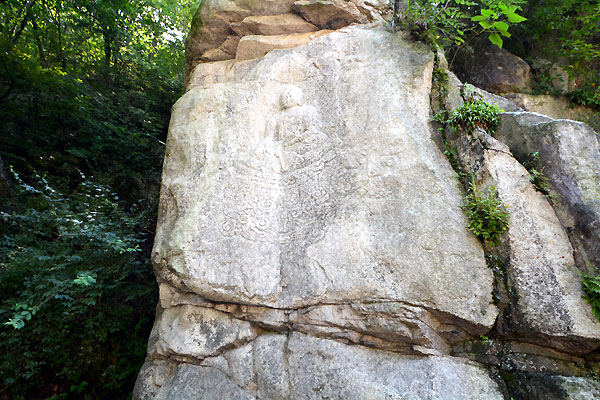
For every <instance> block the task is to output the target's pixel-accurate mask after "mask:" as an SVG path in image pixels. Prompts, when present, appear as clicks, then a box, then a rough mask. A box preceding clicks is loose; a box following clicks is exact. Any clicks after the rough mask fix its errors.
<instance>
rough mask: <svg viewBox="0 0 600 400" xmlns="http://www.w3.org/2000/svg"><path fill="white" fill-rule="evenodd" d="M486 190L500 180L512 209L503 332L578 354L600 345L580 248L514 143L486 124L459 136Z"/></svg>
mask: <svg viewBox="0 0 600 400" xmlns="http://www.w3.org/2000/svg"><path fill="white" fill-rule="evenodd" d="M455 143H456V145H457V148H458V154H459V155H460V159H461V162H462V163H463V168H464V170H465V171H469V172H471V173H473V174H474V175H475V177H476V178H477V182H478V184H479V185H480V186H481V189H480V190H484V189H485V188H487V187H490V186H494V187H495V188H496V190H497V196H498V198H499V199H500V200H501V202H502V204H503V205H504V207H505V208H506V210H507V211H508V213H509V216H510V223H509V227H508V232H507V234H506V238H505V239H504V243H503V249H502V250H503V252H504V254H503V258H504V262H505V267H506V271H507V278H508V279H507V282H506V284H507V286H508V290H509V295H510V296H511V303H510V309H509V310H507V312H506V314H505V316H504V323H505V324H506V326H502V327H501V329H500V333H502V334H503V335H506V336H509V337H514V338H517V339H520V340H525V341H530V342H531V343H539V344H541V345H545V346H549V347H553V348H556V349H558V350H562V351H566V352H571V353H574V354H588V353H590V352H591V351H593V350H596V349H597V348H599V347H600V323H599V322H598V321H597V320H596V319H595V318H594V316H593V315H592V313H591V309H590V307H589V306H588V305H587V304H586V302H585V301H584V300H583V299H582V297H583V294H584V293H583V291H582V289H581V282H580V273H579V271H578V270H577V268H575V265H574V264H575V262H574V259H573V248H572V247H571V243H570V241H569V238H568V236H567V234H566V232H565V230H564V228H563V226H562V225H561V223H560V221H559V219H558V217H557V216H556V214H555V212H554V209H553V208H552V207H551V205H550V204H549V203H548V201H547V199H546V198H545V197H544V195H543V194H541V193H540V192H538V191H536V190H535V188H534V186H533V185H532V183H531V182H530V177H529V172H528V171H527V170H526V169H525V168H524V167H523V166H522V165H521V164H520V163H519V162H518V161H517V160H516V159H514V158H513V157H512V154H511V153H510V150H509V148H508V147H507V146H506V145H504V144H502V143H500V142H498V141H497V140H495V139H494V138H492V137H491V136H489V135H487V133H485V132H483V131H478V132H477V133H476V135H475V138H472V137H470V135H467V134H465V135H463V136H461V137H460V138H457V139H456V140H455Z"/></svg>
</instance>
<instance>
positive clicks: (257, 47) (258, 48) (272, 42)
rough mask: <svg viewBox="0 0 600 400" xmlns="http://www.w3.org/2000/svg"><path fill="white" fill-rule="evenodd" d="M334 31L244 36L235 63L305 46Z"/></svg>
mask: <svg viewBox="0 0 600 400" xmlns="http://www.w3.org/2000/svg"><path fill="white" fill-rule="evenodd" d="M331 32H333V31H328V30H321V31H318V32H308V33H292V34H289V35H276V36H259V35H250V36H244V37H243V38H242V39H241V40H240V43H239V45H238V48H237V53H236V55H235V61H244V60H251V59H253V58H258V57H262V56H264V55H265V54H267V53H268V52H269V51H271V50H275V49H290V48H293V47H298V46H303V45H305V44H307V43H308V42H310V41H311V40H312V39H315V38H318V37H320V36H323V35H326V34H328V33H331Z"/></svg>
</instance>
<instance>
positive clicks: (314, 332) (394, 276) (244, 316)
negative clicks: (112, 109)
mask: <svg viewBox="0 0 600 400" xmlns="http://www.w3.org/2000/svg"><path fill="white" fill-rule="evenodd" d="M204 3H205V5H204V7H203V8H202V10H201V11H199V13H198V15H197V16H196V24H195V25H194V27H193V29H192V33H191V34H190V40H189V41H188V45H189V46H191V49H190V51H189V52H188V62H189V64H188V68H189V70H188V75H187V79H188V81H187V85H186V90H187V92H186V94H185V95H184V96H183V97H182V98H181V99H180V100H179V101H178V102H177V104H176V105H175V106H174V108H173V117H172V121H171V126H170V131H169V137H168V140H167V151H166V159H165V164H164V170H163V186H162V189H161V204H160V210H159V221H158V227H157V234H156V240H155V248H154V250H153V262H154V266H155V271H156V274H157V278H158V281H159V284H160V302H159V305H158V307H157V317H156V322H155V325H154V329H153V331H152V334H151V336H150V339H149V343H148V357H147V360H146V363H145V364H144V366H143V368H142V370H141V371H140V374H139V377H138V380H137V382H136V387H135V390H134V396H133V397H134V399H138V400H139V399H163V400H166V399H177V400H185V399H221V398H223V399H324V398H329V399H419V400H420V399H440V400H442V399H443V400H446V399H506V400H508V399H510V398H514V399H515V400H522V399H538V398H540V399H541V398H544V399H546V398H547V399H584V398H585V399H588V398H589V399H592V398H600V384H599V382H598V380H597V379H596V378H594V377H592V374H591V373H592V371H598V370H600V361H599V360H600V322H598V321H597V320H596V319H594V317H593V316H592V313H591V309H590V307H589V305H588V304H586V303H585V301H584V300H583V299H582V295H583V293H582V289H581V283H580V275H579V272H578V270H577V269H576V267H575V266H574V265H575V264H576V260H575V259H574V256H573V253H574V252H575V254H576V258H577V264H578V265H579V266H581V264H582V263H583V261H589V260H594V258H593V257H594V256H593V255H594V254H596V253H595V252H596V251H597V247H594V246H597V243H598V242H599V241H598V240H597V238H598V236H597V235H598V232H599V231H600V229H599V226H598V225H599V223H598V221H599V220H598V216H597V214H595V213H596V206H597V205H598V204H597V203H598V202H600V196H599V194H598V192H599V191H600V188H599V186H600V185H599V184H598V181H599V180H600V179H599V178H598V174H599V172H598V171H600V165H598V163H599V162H600V156H598V154H600V153H599V151H600V150H599V148H600V144H599V142H598V135H597V134H595V133H594V132H593V131H591V130H589V128H587V127H585V126H584V125H583V124H577V123H574V122H572V121H555V120H552V119H549V118H547V117H544V116H540V115H537V114H532V113H524V112H521V109H520V108H519V107H518V106H516V105H514V103H512V102H511V101H510V100H508V99H506V98H503V97H500V96H496V95H493V94H491V93H489V92H486V91H483V90H480V89H475V90H476V92H477V93H478V94H479V95H480V96H482V97H483V98H484V99H485V100H486V101H489V102H494V103H496V104H498V105H499V106H500V107H502V108H504V109H505V110H507V111H515V112H511V113H505V114H504V115H503V117H502V118H503V121H504V126H503V127H501V128H500V129H499V132H498V136H497V139H499V140H497V139H494V138H492V137H490V136H489V135H487V134H486V133H485V132H481V131H477V132H475V133H474V134H473V135H466V134H465V135H462V136H449V135H447V136H442V135H440V134H439V133H438V131H437V130H436V129H433V127H432V126H431V124H430V117H431V115H432V114H431V111H435V112H436V111H438V110H440V109H443V108H445V109H447V110H452V109H455V108H457V107H459V106H460V105H461V104H462V101H463V100H462V97H461V93H460V90H459V87H460V85H461V83H460V81H459V80H458V79H457V78H456V77H455V76H454V75H453V74H451V73H449V74H448V78H449V79H447V80H445V82H446V85H447V87H446V88H445V89H444V90H442V89H440V88H438V89H437V94H432V87H431V85H432V76H433V64H434V56H433V54H432V53H431V52H430V51H429V49H428V48H427V47H425V46H424V45H421V44H418V43H414V42H411V41H409V40H407V39H406V37H407V36H406V35H404V34H402V33H396V34H395V33H391V32H389V31H387V30H386V29H384V28H382V27H380V26H377V25H367V26H350V27H345V28H343V29H341V30H338V31H335V32H330V31H325V32H324V31H323V30H322V31H316V30H315V29H320V28H323V27H331V28H337V27H339V26H346V25H348V24H352V23H360V22H363V21H367V20H372V19H378V18H377V16H379V17H381V16H383V15H385V13H386V10H389V4H386V2H385V1H379V0H378V1H363V0H352V1H342V0H307V1H295V2H294V1H287V0H286V1H264V2H257V1H250V0H241V1H231V0H227V1H226V0H206V1H205V2H204ZM318 7H324V8H318ZM315 9H317V10H321V12H319V13H315V12H314V10H315ZM294 13H295V14H294ZM302 17H303V18H302ZM200 21H201V22H202V23H203V24H199V22H200ZM286 21H287V22H286ZM324 33H328V34H326V35H323V34H324ZM321 35H322V36H321ZM317 36H319V37H317ZM287 47H290V48H287ZM275 49H276V50H275ZM271 50H275V51H271ZM208 60H213V61H214V62H202V63H200V64H198V65H196V64H197V63H198V62H200V61H208ZM437 60H438V69H440V68H441V69H444V68H445V66H444V65H442V63H441V62H442V61H443V57H442V56H438V57H437ZM440 76H441V75H440ZM590 132H591V133H590ZM447 134H449V132H448V133H447ZM452 145H454V146H456V150H453V149H452V148H450V147H448V146H452ZM509 147H510V148H509ZM442 150H444V151H445V152H446V154H451V155H454V156H455V157H457V159H456V160H457V161H458V164H457V163H456V162H453V165H454V166H455V167H457V166H462V169H463V170H464V172H469V173H473V176H474V177H475V178H476V179H477V183H478V185H479V186H480V190H485V189H486V188H487V187H488V186H490V185H494V186H495V187H496V188H497V196H498V197H499V198H500V200H501V202H502V203H503V204H504V207H505V208H506V209H507V210H508V211H509V214H510V223H509V229H508V232H507V233H506V234H505V235H504V237H503V238H502V245H501V246H500V247H499V248H491V247H489V246H487V245H486V246H482V245H481V243H480V242H479V241H478V240H476V239H475V237H474V236H473V235H472V234H471V233H470V232H469V231H468V230H467V228H466V225H467V221H466V217H465V216H464V214H463V212H462V210H461V206H462V205H463V201H464V200H463V196H464V191H462V190H461V188H460V185H459V183H458V182H457V180H456V179H454V178H455V173H454V171H453V170H452V168H451V166H450V163H449V162H448V160H447V159H446V158H445V157H444V155H443V151H442ZM511 151H512V153H514V154H515V157H513V155H512V153H511ZM530 151H539V152H540V154H541V155H542V161H543V162H545V163H546V164H548V165H549V166H547V167H546V168H545V169H544V172H545V173H546V174H547V175H548V176H549V177H550V178H551V183H552V185H553V190H554V191H555V192H557V193H562V191H564V193H565V195H564V198H563V196H561V200H560V203H557V204H556V206H555V208H553V207H552V206H551V204H550V203H549V202H548V200H547V199H546V198H545V197H544V196H543V195H542V194H541V193H540V192H537V191H536V190H535V188H534V187H533V185H532V184H531V182H530V177H529V173H528V171H527V170H526V169H525V168H524V167H523V166H522V165H521V164H520V163H519V161H521V162H522V163H523V162H524V159H523V158H522V157H523V156H524V155H526V154H527V153H528V152H530ZM517 160H519V161H517ZM553 174H554V175H553ZM561 185H563V186H561ZM582 210H584V211H582ZM590 216H591V217H590ZM586 235H588V236H586ZM594 235H596V236H594ZM577 238H579V239H577ZM484 250H485V252H484ZM582 260H583V261H582ZM492 293H493V294H494V295H492Z"/></svg>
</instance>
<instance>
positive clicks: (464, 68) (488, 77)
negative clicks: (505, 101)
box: [453, 37, 531, 93]
mask: <svg viewBox="0 0 600 400" xmlns="http://www.w3.org/2000/svg"><path fill="white" fill-rule="evenodd" d="M530 70H531V68H530V67H529V65H528V64H527V63H526V62H525V61H523V60H522V59H520V58H519V57H517V56H515V55H514V54H511V53H509V52H508V51H506V50H504V49H501V48H499V47H498V46H496V45H494V44H492V43H490V41H489V40H488V38H487V37H485V38H481V39H479V40H475V41H474V42H473V43H472V44H471V45H468V46H464V47H463V48H462V49H460V50H459V52H458V54H457V56H456V58H455V60H454V64H453V71H454V72H455V73H456V75H457V76H458V78H459V79H460V80H461V81H463V82H468V83H470V84H473V85H475V86H477V87H480V88H482V89H484V90H487V91H489V92H492V93H509V92H525V91H527V90H528V89H529V88H530V86H531V76H530Z"/></svg>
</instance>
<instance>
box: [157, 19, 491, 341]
mask: <svg viewBox="0 0 600 400" xmlns="http://www.w3.org/2000/svg"><path fill="white" fill-rule="evenodd" d="M332 52H335V53H337V54H338V55H337V56H335V55H334V54H332ZM351 52H353V53H354V56H353V57H348V56H347V55H348V54H349V53H351ZM378 53H379V54H378ZM384 54H390V55H391V58H390V60H389V62H388V63H386V64H383V65H382V64H381V63H380V62H379V57H384ZM407 58H410V60H411V64H407V63H406V62H405V61H403V60H406V59H407ZM432 66H433V58H432V55H431V53H429V52H428V51H427V50H426V49H425V48H423V47H421V46H418V45H413V44H409V43H408V42H405V41H404V40H402V39H401V38H399V37H395V36H394V35H391V34H389V33H387V32H385V31H384V30H382V29H364V28H356V29H349V30H346V31H340V32H339V33H332V34H329V35H327V36H324V37H322V38H319V39H315V40H313V41H312V42H311V43H310V44H309V45H307V46H304V47H300V48H297V49H294V50H293V51H289V52H286V53H285V54H283V53H281V54H275V53H270V54H269V55H267V56H266V57H265V58H263V59H261V60H259V61H256V62H254V63H253V64H251V65H249V64H244V65H240V66H239V68H238V66H237V65H234V66H232V68H233V70H234V72H232V73H231V74H230V75H231V76H232V79H233V80H232V81H229V82H222V83H219V84H217V85H213V84H211V83H208V84H206V85H202V84H198V86H196V87H193V88H192V89H191V90H190V91H189V92H188V93H187V94H186V95H185V96H184V97H183V98H182V99H181V100H180V101H179V102H178V103H177V104H176V105H175V107H174V113H173V120H172V123H171V132H170V137H169V143H168V147H169V149H170V150H169V151H168V156H167V160H166V162H165V168H164V176H163V201H162V204H161V217H160V223H159V227H158V234H157V240H156V246H155V249H154V262H155V263H156V265H157V266H158V267H157V268H158V273H159V275H160V277H161V279H162V280H163V281H164V282H166V283H169V284H170V285H172V286H175V287H179V288H185V290H187V291H190V292H194V293H197V294H198V295H200V296H202V297H203V298H206V299H210V300H212V301H220V302H234V303H243V304H248V305H258V306H266V307H276V308H285V309H297V308H305V307H310V306H315V305H320V304H350V303H380V302H386V303H387V302H400V303H404V304H406V305H407V306H414V307H420V308H423V309H425V310H427V311H428V312H430V313H431V314H432V315H437V317H436V318H438V319H440V323H450V320H452V319H456V321H452V323H453V324H456V325H457V326H459V327H460V328H461V329H462V330H465V331H466V332H471V333H475V334H477V333H480V332H482V331H485V330H486V329H488V328H489V327H491V325H492V324H493V322H494V319H495V307H494V306H493V304H491V291H492V276H491V273H490V271H489V269H487V267H486V266H485V260H484V258H483V252H482V250H481V247H480V245H479V244H478V243H477V241H476V240H474V239H473V237H472V236H471V235H470V234H469V232H468V231H466V230H465V228H464V225H465V217H464V216H463V214H462V212H461V209H460V204H461V201H462V200H461V194H460V192H459V190H458V187H457V185H456V183H455V182H453V180H452V170H451V169H450V168H449V166H448V164H447V161H446V160H445V158H444V157H443V155H442V154H441V152H440V151H439V150H438V149H437V147H436V146H435V143H434V141H433V140H432V139H431V137H430V136H431V133H432V131H431V129H430V127H429V125H428V123H427V121H428V110H429V105H428V103H429V85H430V84H429V82H430V76H431V70H432ZM202 68H203V65H200V66H198V67H197V69H202ZM210 68H212V66H210ZM195 73H196V71H195V72H194V74H195ZM357 74H360V75H362V76H363V79H358V75H357ZM365 74H366V75H365ZM365 76H366V77H368V79H365ZM330 77H335V78H334V79H333V80H331V78H330ZM209 82H212V79H209ZM373 84H375V85H376V86H377V87H379V88H381V91H377V92H373V91H370V87H371V86H372V85H373ZM409 92H410V102H409V103H407V102H406V101H405V100H404V99H405V96H407V93H409ZM383 99H385V101H383ZM351 101H352V102H354V104H355V105H356V106H355V107H352V108H349V107H346V105H347V104H349V103H350V102H351ZM356 102H359V103H360V104H356ZM205 110H212V111H211V112H210V113H208V112H206V111H205ZM419 110H420V111H419ZM408 154H410V155H411V156H410V157H408V156H407V155H408ZM441 204H443V205H444V207H440V205H441ZM425 216H427V217H425ZM447 237H452V238H454V240H453V243H452V245H451V246H445V243H447V242H446V238H447ZM433 249H435V250H433ZM414 265H419V267H418V268H414ZM442 266H443V267H442ZM457 278H458V279H457ZM463 281H468V282H470V285H472V286H471V287H466V286H465V285H463V284H462V283H461V282H463ZM473 287H476V288H478V289H477V293H481V295H480V296H479V295H478V296H473V295H472V288H473ZM446 320H448V321H446Z"/></svg>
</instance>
